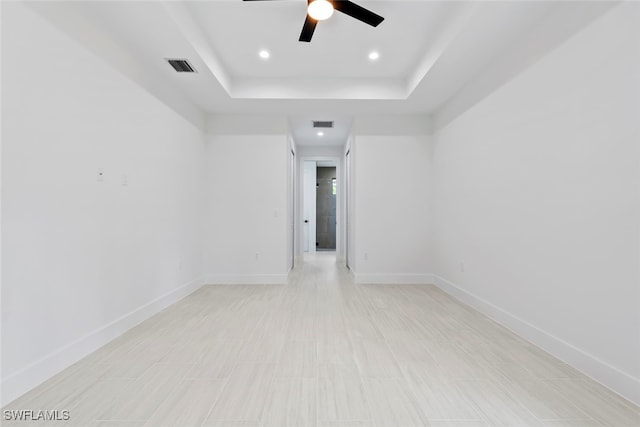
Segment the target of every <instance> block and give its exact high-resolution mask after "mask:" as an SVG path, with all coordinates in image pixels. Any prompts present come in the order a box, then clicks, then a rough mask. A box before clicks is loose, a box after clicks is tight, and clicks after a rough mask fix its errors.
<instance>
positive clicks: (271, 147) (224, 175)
mask: <svg viewBox="0 0 640 427" xmlns="http://www.w3.org/2000/svg"><path fill="white" fill-rule="evenodd" d="M288 152H289V144H288V141H287V136H286V135H284V134H283V135H209V136H208V141H207V147H206V154H205V162H206V170H207V173H206V190H205V200H206V220H205V239H206V241H205V271H206V273H207V275H206V278H207V283H212V284H214V283H215V284H218V283H219V284H234V283H286V280H287V273H288V271H289V259H288V256H287V247H288V245H289V244H290V243H289V241H288V238H287V234H288V233H287V225H288V221H287V215H288V212H287V197H288V196H287V190H288V182H287V168H288V163H289V157H288V155H287V154H288Z"/></svg>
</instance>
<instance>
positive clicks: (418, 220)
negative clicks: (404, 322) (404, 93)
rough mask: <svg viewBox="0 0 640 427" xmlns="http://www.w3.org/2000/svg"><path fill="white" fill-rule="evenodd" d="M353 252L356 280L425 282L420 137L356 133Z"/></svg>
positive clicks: (424, 145) (424, 159)
mask: <svg viewBox="0 0 640 427" xmlns="http://www.w3.org/2000/svg"><path fill="white" fill-rule="evenodd" d="M351 148H352V150H353V151H352V154H353V155H354V161H355V164H354V168H353V170H352V172H353V176H354V183H353V184H354V197H355V203H354V215H355V219H354V223H355V224H354V225H355V230H354V232H355V239H354V240H355V248H354V249H355V251H354V252H355V253H354V262H351V264H352V270H353V271H354V274H355V280H356V282H358V283H430V281H431V276H430V275H429V274H428V273H430V272H431V271H430V266H429V265H428V263H427V259H428V247H429V239H428V223H429V217H428V192H427V189H428V181H429V174H428V171H429V168H428V166H429V164H430V162H429V158H428V148H429V147H428V138H427V137H426V136H424V135H423V136H399V135H397V136H366V135H356V136H355V138H354V139H353V141H352V143H351Z"/></svg>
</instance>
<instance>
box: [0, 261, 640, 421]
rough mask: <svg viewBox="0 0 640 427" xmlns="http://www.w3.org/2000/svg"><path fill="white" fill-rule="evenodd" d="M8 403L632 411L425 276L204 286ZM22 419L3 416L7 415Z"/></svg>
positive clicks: (353, 414) (181, 410)
mask: <svg viewBox="0 0 640 427" xmlns="http://www.w3.org/2000/svg"><path fill="white" fill-rule="evenodd" d="M5 409H10V410H12V409H15V410H60V411H62V410H69V415H70V420H69V421H68V422H66V423H65V422H61V421H53V422H51V424H48V423H45V422H41V421H39V422H33V423H32V424H33V425H38V426H45V425H47V426H48V425H56V426H62V425H64V426H72V425H73V426H92V427H97V426H103V427H105V426H110V427H113V426H127V427H134V426H136V427H138V426H182V427H186V426H254V425H256V426H257V425H262V426H286V425H289V426H307V425H311V426H315V425H320V426H351V427H355V426H358V427H360V426H412V425H415V426H427V425H433V426H438V427H445V426H447V427H454V426H455V427H463V426H464V427H471V426H473V427H479V426H485V427H493V426H507V425H509V426H520V427H524V426H548V427H551V426H554V427H560V426H576V427H578V426H579V427H592V426H593V427H595V426H615V427H622V426H637V425H638V424H639V422H640V412H638V408H637V407H635V406H633V405H632V404H630V403H628V402H627V401H625V400H623V399H621V398H620V397H618V396H617V395H615V394H613V393H612V392H609V391H608V390H606V389H605V388H604V387H602V386H600V385H598V384H597V383H595V382H594V381H591V380H590V379H588V378H586V377H584V376H583V375H581V374H580V373H578V372H577V371H575V370H574V369H572V368H570V367H569V366H567V365H565V364H563V363H561V362H559V361H558V360H557V359H554V358H552V357H551V356H549V355H547V354H546V353H544V352H543V351H541V350H539V349H537V348H536V347H533V346H532V345H530V344H528V343H527V342H525V341H523V340H521V339H519V338H518V337H516V336H515V335H513V334H512V333H510V332H509V331H507V330H505V329H503V328H502V327H500V326H498V325H496V324H495V323H493V322H492V321H490V320H488V319H487V318H486V317H484V316H482V315H480V314H478V313H477V312H475V311H473V310H471V309H469V308H467V307H466V306H464V305H461V304H460V303H458V302H456V301H455V300H453V299H451V298H450V297H448V296H447V295H446V294H444V293H443V292H441V291H440V290H438V289H437V288H435V287H432V286H424V285H423V286H417V285H416V286H412V285H403V286H398V285H396V286H394V285H355V284H354V283H353V281H352V280H351V278H350V273H349V272H348V271H347V270H346V269H345V268H344V267H343V266H340V265H337V264H336V261H335V253H327V252H323V253H317V254H315V255H312V256H308V257H306V258H305V260H304V264H303V265H302V266H298V267H296V269H294V270H293V271H292V272H291V274H290V279H289V284H288V285H286V286H278V285H265V286H260V285H253V286H204V287H202V288H201V289H200V290H198V291H197V292H195V293H193V294H191V295H190V296H188V297H187V298H185V299H183V300H182V301H180V302H179V303H177V304H175V305H173V306H171V307H169V308H167V309H165V310H163V311H162V312H161V313H159V314H158V315H156V316H154V317H152V318H151V319H149V320H147V321H145V322H143V323H142V324H140V325H139V326H137V327H135V328H134V329H132V330H130V331H129V332H128V333H126V334H124V335H123V336H120V337H118V338H117V339H115V340H114V341H113V342H111V343H110V344H108V345H106V346H105V347H103V348H101V349H99V350H98V351H96V352H95V353H93V354H91V355H89V356H88V357H86V358H85V359H83V360H81V361H80V362H78V363H77V364H75V365H73V366H72V367H70V368H68V369H66V370H65V371H63V372H62V373H60V374H59V375H57V376H55V377H54V378H52V379H51V380H49V381H47V382H46V383H44V384H42V385H41V386H39V387H37V388H36V389H34V390H32V391H31V392H29V393H27V394H26V395H24V396H23V397H21V398H19V399H18V400H16V401H14V402H13V403H12V404H11V405H10V406H9V407H7V408H5ZM18 425H19V426H27V425H31V424H30V423H26V422H13V423H12V422H6V423H3V426H18Z"/></svg>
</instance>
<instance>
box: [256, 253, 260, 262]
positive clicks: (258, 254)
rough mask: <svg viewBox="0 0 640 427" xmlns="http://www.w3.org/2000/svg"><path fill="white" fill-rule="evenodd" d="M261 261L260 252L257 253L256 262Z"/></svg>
mask: <svg viewBox="0 0 640 427" xmlns="http://www.w3.org/2000/svg"><path fill="white" fill-rule="evenodd" d="M259 259H260V252H256V261H258V260H259Z"/></svg>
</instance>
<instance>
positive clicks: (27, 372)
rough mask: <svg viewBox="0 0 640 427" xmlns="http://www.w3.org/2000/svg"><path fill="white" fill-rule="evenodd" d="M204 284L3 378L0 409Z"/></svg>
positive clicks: (136, 312)
mask: <svg viewBox="0 0 640 427" xmlns="http://www.w3.org/2000/svg"><path fill="white" fill-rule="evenodd" d="M203 283H204V280H203V278H202V277H199V278H197V279H195V280H192V281H191V282H188V283H185V284H184V285H182V286H180V287H178V288H176V289H174V290H172V291H170V292H168V293H166V294H164V295H162V296H160V297H158V298H155V299H154V300H152V301H150V302H148V303H146V304H144V305H142V306H140V307H138V308H136V309H135V310H133V311H131V312H130V313H127V314H125V315H123V316H121V317H119V318H117V319H115V320H113V321H112V322H110V323H108V324H106V325H104V326H102V327H100V328H98V329H96V330H95V331H93V332H91V333H89V334H87V335H85V336H84V337H82V338H79V339H78V340H76V341H74V342H72V343H70V344H67V345H65V346H64V347H61V348H59V349H58V350H56V351H54V352H53V353H51V354H49V355H47V356H45V357H43V358H42V359H40V360H38V361H36V362H34V363H32V364H31V365H29V366H27V367H26V368H24V369H22V370H21V371H18V372H16V373H13V374H11V375H9V376H8V377H7V378H4V379H3V380H2V403H1V404H0V406H5V405H6V404H8V403H10V402H12V401H13V400H15V399H17V398H18V397H20V396H22V395H23V394H25V393H26V392H28V391H29V390H31V389H33V388H34V387H36V386H38V385H39V384H42V383H43V382H44V381H46V380H47V379H49V378H51V377H52V376H54V375H55V374H57V373H59V372H60V371H62V370H64V369H65V368H67V367H69V366H71V365H73V364H74V363H76V362H77V361H79V360H80V359H82V358H83V357H86V356H87V355H89V354H91V353H93V352H94V351H96V350H97V349H99V348H100V347H102V346H103V345H105V344H107V343H108V342H109V341H111V340H112V339H114V338H116V337H118V336H120V335H122V334H123V333H125V332H126V331H128V330H129V329H131V328H133V327H134V326H136V325H138V324H139V323H141V322H143V321H144V320H146V319H148V318H150V317H151V316H153V315H154V314H156V313H158V312H160V311H161V310H162V309H164V308H166V307H168V306H170V305H171V304H174V303H176V302H177V301H179V300H181V299H182V298H184V297H186V296H187V295H189V294H191V293H192V292H194V291H196V290H197V289H199V288H200V287H201V286H202V285H203Z"/></svg>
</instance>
